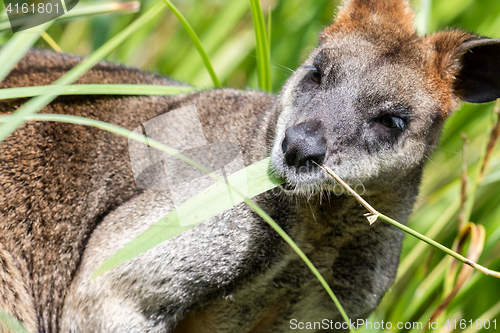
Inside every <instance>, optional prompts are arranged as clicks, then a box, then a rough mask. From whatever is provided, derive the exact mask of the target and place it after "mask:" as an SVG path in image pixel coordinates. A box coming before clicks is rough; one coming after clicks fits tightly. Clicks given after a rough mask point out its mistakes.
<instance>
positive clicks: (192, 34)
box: [163, 0, 221, 87]
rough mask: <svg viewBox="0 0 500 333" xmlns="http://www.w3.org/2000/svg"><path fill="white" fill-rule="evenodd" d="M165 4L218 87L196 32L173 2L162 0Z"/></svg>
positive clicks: (218, 84) (217, 80)
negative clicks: (175, 17)
mask: <svg viewBox="0 0 500 333" xmlns="http://www.w3.org/2000/svg"><path fill="white" fill-rule="evenodd" d="M163 2H165V4H166V5H167V6H168V8H170V10H171V11H172V12H173V13H174V14H175V16H177V18H178V19H179V21H180V22H181V24H182V26H183V27H184V29H186V32H187V33H188V35H189V37H190V38H191V40H192V41H193V44H194V46H195V47H196V48H197V49H198V52H199V53H200V56H201V58H202V59H203V62H204V63H205V66H206V67H207V70H208V72H209V73H210V76H211V77H212V80H213V82H214V85H215V86H216V87H220V86H221V84H220V81H219V79H218V78H217V75H216V74H215V71H214V69H213V67H212V64H211V63H210V59H209V58H208V55H207V53H206V52H205V49H203V46H202V45H201V42H200V39H199V38H198V35H196V32H194V30H193V28H192V27H191V25H190V24H189V22H188V21H187V20H186V19H185V18H184V16H182V14H181V12H179V10H178V9H177V7H175V6H174V4H173V3H172V2H171V1H170V0H163Z"/></svg>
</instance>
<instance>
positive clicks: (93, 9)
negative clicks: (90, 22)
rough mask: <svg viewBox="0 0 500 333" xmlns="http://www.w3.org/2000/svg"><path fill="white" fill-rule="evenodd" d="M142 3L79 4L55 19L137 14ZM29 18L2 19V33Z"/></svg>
mask: <svg viewBox="0 0 500 333" xmlns="http://www.w3.org/2000/svg"><path fill="white" fill-rule="evenodd" d="M140 6H141V3H140V2H139V1H129V2H117V1H112V2H104V1H103V2H91V3H85V2H79V3H78V4H77V5H76V6H75V8H73V9H72V10H70V11H69V12H68V13H66V14H64V15H62V16H59V17H58V18H56V19H55V21H58V22H64V21H68V20H74V19H77V18H81V17H88V16H92V15H105V14H111V13H137V12H138V11H139V8H140ZM30 19H31V18H30V17H27V18H18V19H14V20H12V22H9V20H8V17H7V16H4V17H2V18H1V19H0V31H5V30H10V28H11V24H12V25H22V24H23V22H24V21H25V20H30Z"/></svg>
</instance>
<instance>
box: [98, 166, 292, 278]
mask: <svg viewBox="0 0 500 333" xmlns="http://www.w3.org/2000/svg"><path fill="white" fill-rule="evenodd" d="M269 163H270V159H269V158H267V159H265V160H262V161H260V162H257V163H255V164H253V165H251V166H249V167H247V168H245V169H243V170H240V171H238V172H235V173H233V174H232V175H230V176H229V177H228V183H229V184H230V185H231V189H236V190H238V191H239V192H242V189H243V188H245V187H246V186H248V194H247V198H252V197H254V196H256V195H259V194H261V193H263V192H266V191H268V190H270V189H273V188H274V187H276V186H278V185H280V184H282V183H283V182H284V181H283V180H282V179H277V178H275V177H273V176H272V175H271V174H270V172H269ZM227 196H228V195H227V185H226V184H225V183H217V184H215V185H213V186H211V187H209V188H208V189H205V190H203V191H202V192H200V193H199V194H198V195H196V196H194V197H192V198H191V199H189V200H187V201H185V202H184V203H183V204H181V205H180V206H179V207H177V208H176V210H174V211H172V212H170V213H169V214H168V215H166V216H165V217H163V218H162V219H160V220H159V221H158V222H156V223H155V224H154V225H152V226H151V227H149V228H148V229H147V230H146V231H145V232H144V233H142V234H141V235H140V236H139V237H137V238H136V239H134V240H133V241H131V242H130V243H128V244H127V245H125V247H123V248H122V249H120V250H119V251H118V252H116V253H115V254H114V255H112V256H111V257H109V258H108V259H107V260H106V262H105V263H104V264H102V265H101V267H99V269H98V270H96V271H95V272H94V274H93V276H98V275H100V274H102V273H104V272H105V271H107V270H110V269H112V268H114V267H117V266H119V265H121V264H123V263H124V262H126V261H128V260H130V259H132V258H134V257H136V256H138V255H139V254H141V253H143V252H146V251H148V250H150V249H152V248H153V247H155V246H156V245H158V244H160V243H162V242H164V241H166V240H168V239H170V238H172V237H174V236H176V235H178V234H180V233H181V232H183V231H185V230H187V229H189V228H191V227H193V226H194V225H196V224H198V223H201V222H204V221H206V220H207V219H209V218H211V217H213V216H216V215H218V214H220V213H222V212H224V211H226V210H228V209H230V208H231V207H233V206H234V205H238V204H240V203H242V202H244V198H243V197H241V196H236V197H233V200H234V201H233V202H231V200H227ZM178 212H182V217H183V219H182V222H183V223H182V224H183V225H184V226H181V224H180V222H179V219H178V216H177V214H178ZM186 225H187V226H186ZM159 231H161V232H159Z"/></svg>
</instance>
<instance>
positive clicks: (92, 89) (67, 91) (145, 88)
mask: <svg viewBox="0 0 500 333" xmlns="http://www.w3.org/2000/svg"><path fill="white" fill-rule="evenodd" d="M53 88H54V87H53V86H52V85H48V86H36V87H20V88H6V89H0V99H11V98H26V97H33V96H40V95H43V94H47V93H49V92H50V91H51V90H52V89H53ZM197 90H199V89H197V88H194V87H182V86H160V85H149V84H143V85H138V84H72V85H68V86H64V87H62V88H61V90H60V91H59V95H137V96H139V95H160V96H161V95H179V94H185V93H190V92H194V91H197Z"/></svg>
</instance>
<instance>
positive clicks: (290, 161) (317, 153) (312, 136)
mask: <svg viewBox="0 0 500 333" xmlns="http://www.w3.org/2000/svg"><path fill="white" fill-rule="evenodd" d="M281 148H282V149H283V153H284V154H285V162H286V164H287V165H288V166H294V167H296V168H300V167H304V166H305V167H307V168H308V169H309V168H311V167H314V166H316V165H315V164H314V163H313V162H316V163H318V164H321V163H323V159H324V158H325V155H326V143H325V139H324V137H323V126H322V125H321V122H320V121H317V120H313V121H308V122H305V123H300V124H298V125H295V126H292V127H290V128H288V129H287V130H286V131H285V138H284V139H283V143H282V146H281Z"/></svg>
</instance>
